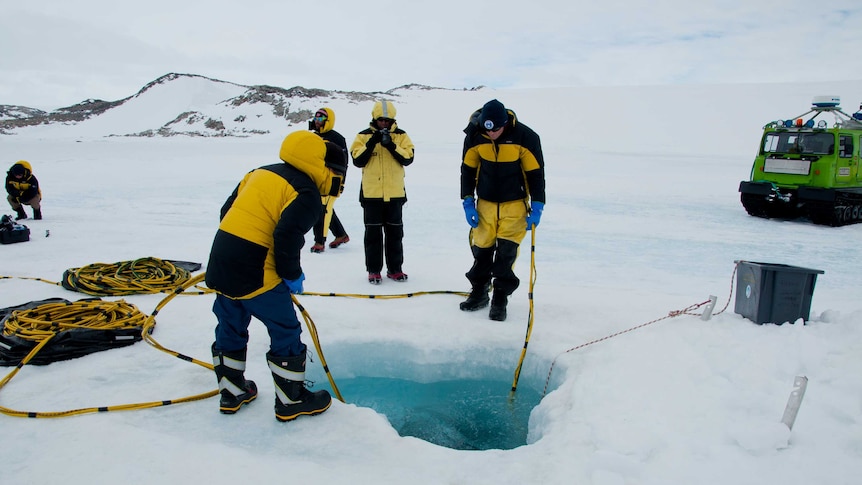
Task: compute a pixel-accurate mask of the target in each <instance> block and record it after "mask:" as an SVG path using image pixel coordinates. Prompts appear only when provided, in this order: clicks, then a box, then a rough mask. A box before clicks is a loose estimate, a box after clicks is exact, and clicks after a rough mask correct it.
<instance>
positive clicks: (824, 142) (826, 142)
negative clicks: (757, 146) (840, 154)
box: [763, 132, 835, 155]
mask: <svg viewBox="0 0 862 485" xmlns="http://www.w3.org/2000/svg"><path fill="white" fill-rule="evenodd" d="M763 151H764V153H802V154H812V155H830V154H832V153H835V137H834V135H832V134H830V133H795V132H794V133H786V132H782V133H768V134H767V135H766V137H764V139H763Z"/></svg>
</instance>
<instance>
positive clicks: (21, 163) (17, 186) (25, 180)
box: [6, 160, 42, 221]
mask: <svg viewBox="0 0 862 485" xmlns="http://www.w3.org/2000/svg"><path fill="white" fill-rule="evenodd" d="M6 194H7V195H6V200H7V201H9V205H10V206H12V210H14V211H15V213H16V214H17V216H16V217H15V220H17V221H20V220H21V219H26V218H27V213H26V212H24V205H29V206H30V207H32V208H33V219H41V218H42V191H41V189H39V181H38V180H36V176H35V175H33V167H31V166H30V162H28V161H26V160H18V161H17V162H15V163H14V164H13V165H12V167H11V168H9V171H8V172H6Z"/></svg>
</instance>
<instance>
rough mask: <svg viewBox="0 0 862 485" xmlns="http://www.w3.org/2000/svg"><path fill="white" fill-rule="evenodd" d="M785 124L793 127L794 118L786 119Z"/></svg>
mask: <svg viewBox="0 0 862 485" xmlns="http://www.w3.org/2000/svg"><path fill="white" fill-rule="evenodd" d="M784 126H785V127H786V128H791V127H792V126H793V120H786V121H785V122H784Z"/></svg>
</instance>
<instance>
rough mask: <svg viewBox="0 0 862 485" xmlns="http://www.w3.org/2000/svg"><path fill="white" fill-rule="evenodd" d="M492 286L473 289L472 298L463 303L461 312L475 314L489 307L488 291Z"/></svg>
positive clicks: (469, 297)
mask: <svg viewBox="0 0 862 485" xmlns="http://www.w3.org/2000/svg"><path fill="white" fill-rule="evenodd" d="M490 289H491V288H490V285H482V286H478V287H475V288H473V289H472V290H471V291H470V296H468V297H467V299H466V300H464V301H462V302H461V305H460V306H461V310H462V311H465V312H475V311H476V310H479V309H482V308H485V307H486V306H488V291H489V290H490Z"/></svg>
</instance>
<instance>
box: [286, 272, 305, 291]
mask: <svg viewBox="0 0 862 485" xmlns="http://www.w3.org/2000/svg"><path fill="white" fill-rule="evenodd" d="M282 279H283V280H284V284H286V285H287V289H288V290H290V292H291V293H293V294H294V295H299V294H300V293H302V292H303V289H302V282H303V281H305V273H300V275H299V278H297V279H295V280H289V279H287V278H282Z"/></svg>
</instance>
